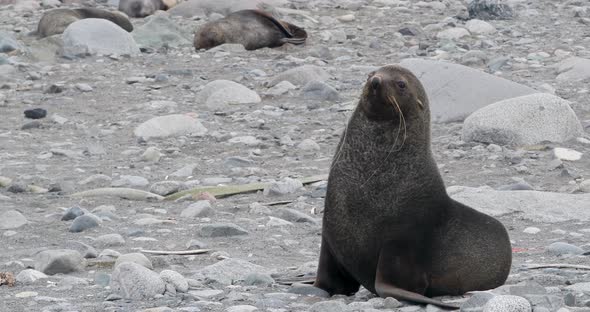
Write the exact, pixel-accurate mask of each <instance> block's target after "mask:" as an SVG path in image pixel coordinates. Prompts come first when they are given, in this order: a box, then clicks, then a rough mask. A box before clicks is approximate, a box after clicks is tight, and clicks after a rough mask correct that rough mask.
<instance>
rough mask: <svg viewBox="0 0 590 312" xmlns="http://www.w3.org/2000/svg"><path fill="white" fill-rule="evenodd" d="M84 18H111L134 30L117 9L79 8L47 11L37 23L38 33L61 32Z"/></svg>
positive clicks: (50, 34)
mask: <svg viewBox="0 0 590 312" xmlns="http://www.w3.org/2000/svg"><path fill="white" fill-rule="evenodd" d="M84 18H102V19H106V20H109V21H111V22H113V23H115V24H117V25H119V26H120V27H121V28H123V29H125V30H126V31H128V32H131V31H133V24H131V21H129V18H128V17H127V16H126V15H125V14H123V13H121V12H116V11H107V10H101V9H97V8H79V9H53V10H50V11H47V12H45V13H44V14H43V16H42V17H41V20H40V21H39V25H37V31H36V33H35V34H36V35H38V36H39V37H41V38H45V37H48V36H53V35H57V34H61V33H63V32H64V30H65V29H66V28H67V27H68V26H69V25H70V24H71V23H73V22H75V21H78V20H81V19H84Z"/></svg>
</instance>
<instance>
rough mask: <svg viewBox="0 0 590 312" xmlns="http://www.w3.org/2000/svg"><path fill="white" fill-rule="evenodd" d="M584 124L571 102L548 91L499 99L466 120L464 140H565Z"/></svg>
mask: <svg viewBox="0 0 590 312" xmlns="http://www.w3.org/2000/svg"><path fill="white" fill-rule="evenodd" d="M582 132H583V129H582V125H581V124H580V121H579V120H578V117H576V113H574V111H573V110H572V109H571V107H570V105H569V102H568V101H566V100H564V99H562V98H560V97H557V96H555V95H551V94H548V93H536V94H531V95H525V96H520V97H516V98H512V99H508V100H504V101H500V102H497V103H494V104H491V105H488V106H486V107H484V108H481V109H479V110H478V111H476V112H475V113H473V114H471V116H469V117H467V119H465V123H464V124H463V140H464V141H466V142H468V141H477V142H485V143H495V144H500V145H532V144H537V143H540V142H542V141H551V142H564V141H567V140H570V139H574V138H576V137H577V136H580V135H581V134H582Z"/></svg>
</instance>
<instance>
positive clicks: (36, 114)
mask: <svg viewBox="0 0 590 312" xmlns="http://www.w3.org/2000/svg"><path fill="white" fill-rule="evenodd" d="M46 116H47V111H46V110H44V109H42V108H34V109H27V110H25V117H27V118H30V119H41V118H45V117H46Z"/></svg>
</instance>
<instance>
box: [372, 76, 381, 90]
mask: <svg viewBox="0 0 590 312" xmlns="http://www.w3.org/2000/svg"><path fill="white" fill-rule="evenodd" d="M380 86H381V77H379V76H373V78H371V87H372V88H373V90H377V89H378V88H379V87H380Z"/></svg>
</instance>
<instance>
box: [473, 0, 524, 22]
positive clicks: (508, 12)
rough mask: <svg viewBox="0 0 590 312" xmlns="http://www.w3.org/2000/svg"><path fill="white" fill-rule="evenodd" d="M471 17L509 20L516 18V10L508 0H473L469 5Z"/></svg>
mask: <svg viewBox="0 0 590 312" xmlns="http://www.w3.org/2000/svg"><path fill="white" fill-rule="evenodd" d="M467 10H468V11H469V17H471V18H479V19H482V20H495V19H497V20H508V19H512V18H514V15H515V14H514V10H513V9H512V8H511V7H510V6H509V5H508V4H507V3H506V1H498V0H473V1H471V2H469V4H468V5H467Z"/></svg>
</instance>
